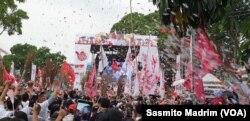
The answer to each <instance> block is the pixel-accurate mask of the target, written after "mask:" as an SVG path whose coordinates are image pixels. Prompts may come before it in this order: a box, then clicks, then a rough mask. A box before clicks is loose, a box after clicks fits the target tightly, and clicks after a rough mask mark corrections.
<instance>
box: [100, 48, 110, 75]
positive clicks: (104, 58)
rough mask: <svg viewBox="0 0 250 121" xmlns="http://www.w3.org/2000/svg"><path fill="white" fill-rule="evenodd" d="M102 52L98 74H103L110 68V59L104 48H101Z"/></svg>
mask: <svg viewBox="0 0 250 121" xmlns="http://www.w3.org/2000/svg"><path fill="white" fill-rule="evenodd" d="M100 50H101V54H100V56H99V58H100V59H101V61H100V62H99V66H98V72H102V70H103V69H104V68H105V67H106V66H108V58H107V56H106V54H105V51H104V49H103V46H101V47H100Z"/></svg>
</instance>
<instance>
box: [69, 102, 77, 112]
mask: <svg viewBox="0 0 250 121" xmlns="http://www.w3.org/2000/svg"><path fill="white" fill-rule="evenodd" d="M68 110H71V111H76V104H71V105H69V108H68Z"/></svg>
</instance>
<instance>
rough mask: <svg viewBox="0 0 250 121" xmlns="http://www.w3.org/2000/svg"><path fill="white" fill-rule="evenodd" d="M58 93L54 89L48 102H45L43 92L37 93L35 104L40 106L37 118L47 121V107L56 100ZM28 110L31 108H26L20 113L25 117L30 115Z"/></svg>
mask: <svg viewBox="0 0 250 121" xmlns="http://www.w3.org/2000/svg"><path fill="white" fill-rule="evenodd" d="M58 92H59V90H58V89H56V90H55V91H54V92H53V93H52V94H51V97H50V98H49V99H48V100H45V99H46V96H45V93H44V92H40V93H38V99H37V103H38V104H39V105H40V106H41V110H40V113H39V117H42V118H43V119H44V120H45V121H48V119H49V113H48V107H49V105H50V104H51V103H52V102H53V101H54V100H55V99H56V96H57V94H58ZM30 108H32V107H29V106H26V107H24V108H23V109H22V110H21V111H23V112H25V113H26V114H27V115H30V112H31V111H30Z"/></svg>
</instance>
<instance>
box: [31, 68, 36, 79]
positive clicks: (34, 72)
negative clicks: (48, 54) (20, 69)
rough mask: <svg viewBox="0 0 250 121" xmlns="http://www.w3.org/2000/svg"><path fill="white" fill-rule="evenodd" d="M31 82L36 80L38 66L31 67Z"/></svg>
mask: <svg viewBox="0 0 250 121" xmlns="http://www.w3.org/2000/svg"><path fill="white" fill-rule="evenodd" d="M31 80H32V81H35V80H36V65H35V64H32V67H31Z"/></svg>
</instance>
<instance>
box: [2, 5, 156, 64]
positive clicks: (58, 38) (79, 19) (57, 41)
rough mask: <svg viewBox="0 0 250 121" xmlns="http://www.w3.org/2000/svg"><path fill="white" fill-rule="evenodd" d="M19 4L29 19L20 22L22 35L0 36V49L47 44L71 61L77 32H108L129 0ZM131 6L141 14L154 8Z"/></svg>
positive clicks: (128, 8) (120, 15)
mask: <svg viewBox="0 0 250 121" xmlns="http://www.w3.org/2000/svg"><path fill="white" fill-rule="evenodd" d="M19 6H20V8H22V9H24V10H25V11H27V12H28V15H29V17H30V19H29V20H26V21H23V34H22V35H20V36H18V35H14V36H8V35H7V33H6V32H5V33H4V34H3V35H1V36H0V48H3V49H4V50H6V51H9V49H10V48H11V47H12V46H13V45H15V44H17V43H29V44H32V45H36V46H38V47H41V46H47V47H49V48H50V49H51V50H52V52H57V51H61V52H62V53H63V54H64V55H65V56H66V57H67V60H68V61H69V62H71V63H73V62H74V54H73V53H74V41H75V39H76V35H77V34H79V33H90V34H97V33H99V32H106V33H108V32H109V31H110V28H111V27H112V25H113V24H114V23H116V22H118V21H119V20H120V19H121V18H122V17H123V16H124V15H125V13H129V12H130V7H129V0H27V1H26V3H24V4H21V5H19ZM132 6H133V11H136V12H140V13H144V14H148V13H151V12H153V11H155V10H156V7H155V6H153V4H152V3H149V2H148V1H147V0H133V3H132Z"/></svg>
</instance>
